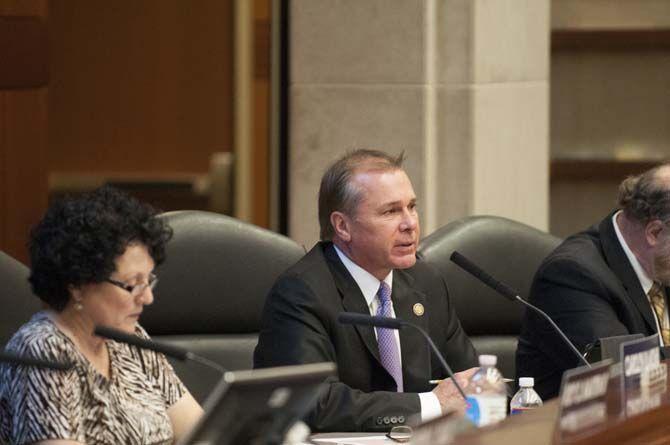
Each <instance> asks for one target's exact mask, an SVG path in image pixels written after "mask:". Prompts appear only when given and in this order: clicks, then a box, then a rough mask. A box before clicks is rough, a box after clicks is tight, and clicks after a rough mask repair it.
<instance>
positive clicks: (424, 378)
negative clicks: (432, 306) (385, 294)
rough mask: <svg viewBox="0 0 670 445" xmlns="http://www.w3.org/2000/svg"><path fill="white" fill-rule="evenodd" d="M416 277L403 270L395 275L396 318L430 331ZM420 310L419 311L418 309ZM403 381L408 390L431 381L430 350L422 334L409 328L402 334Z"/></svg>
mask: <svg viewBox="0 0 670 445" xmlns="http://www.w3.org/2000/svg"><path fill="white" fill-rule="evenodd" d="M413 281H414V278H412V277H411V276H410V275H409V274H408V273H406V272H405V271H402V270H395V271H394V272H393V292H392V293H391V298H392V300H393V309H394V310H395V315H396V318H400V319H402V320H405V321H407V322H410V323H412V324H415V325H417V326H419V327H420V328H422V329H423V330H425V331H428V316H429V314H427V313H426V314H424V313H423V312H421V310H424V309H425V308H426V296H425V295H424V294H423V293H421V292H419V291H417V290H415V289H414V288H413V286H412V283H413ZM417 305H420V306H417ZM415 308H416V310H415ZM417 313H418V314H421V315H417ZM400 349H401V353H402V368H403V381H404V384H405V388H406V389H410V390H412V389H417V388H425V389H426V390H427V388H428V379H430V375H431V368H430V351H429V350H428V348H427V345H426V340H425V339H424V338H423V336H422V335H421V333H420V332H419V331H417V330H416V329H414V328H411V327H408V328H405V329H403V330H401V331H400Z"/></svg>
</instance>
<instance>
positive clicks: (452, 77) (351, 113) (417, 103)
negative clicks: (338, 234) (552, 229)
mask: <svg viewBox="0 0 670 445" xmlns="http://www.w3.org/2000/svg"><path fill="white" fill-rule="evenodd" d="M290 21H291V22H290V23H291V25H290V29H291V38H290V39H291V40H290V45H291V51H290V54H291V59H290V73H291V85H290V98H291V116H290V138H291V139H290V153H289V157H290V162H289V169H290V170H289V175H290V178H289V196H290V198H289V199H290V203H289V230H290V235H291V236H292V237H293V238H294V239H296V240H297V241H299V242H301V243H304V244H305V246H306V247H309V246H311V245H312V244H313V243H314V242H315V241H316V240H317V239H318V222H317V210H316V208H317V192H318V185H319V180H320V177H321V175H322V173H323V171H324V170H325V168H326V167H327V165H328V164H330V163H331V162H332V161H333V160H334V159H335V158H337V157H338V156H339V155H341V154H342V153H344V152H345V151H347V150H351V149H354V148H363V147H365V148H377V149H382V150H385V151H388V152H391V153H398V152H400V151H401V150H405V152H406V154H407V164H406V169H407V172H408V174H409V176H410V178H411V179H412V182H413V184H414V188H415V191H416V193H417V197H418V199H419V203H420V211H421V220H422V227H423V235H427V234H429V233H430V232H432V231H433V230H435V229H436V228H438V227H440V226H442V225H444V224H446V223H447V222H449V221H450V220H453V219H454V218H459V217H462V216H466V215H472V214H496V215H502V216H506V217H509V218H513V219H516V220H519V221H523V222H526V223H528V224H531V225H534V226H536V227H539V228H541V229H546V227H547V208H548V206H547V199H548V167H549V164H548V153H549V149H548V126H547V125H548V124H547V122H548V61H549V1H548V0H398V1H389V0H364V1H361V0H292V1H291V11H290Z"/></svg>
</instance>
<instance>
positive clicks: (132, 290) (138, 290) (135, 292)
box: [105, 274, 158, 297]
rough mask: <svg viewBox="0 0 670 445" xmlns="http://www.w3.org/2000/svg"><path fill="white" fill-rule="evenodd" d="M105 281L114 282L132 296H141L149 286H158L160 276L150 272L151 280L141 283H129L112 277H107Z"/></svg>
mask: <svg viewBox="0 0 670 445" xmlns="http://www.w3.org/2000/svg"><path fill="white" fill-rule="evenodd" d="M105 281H106V282H108V283H110V284H113V285H114V286H116V287H120V288H121V289H123V290H125V291H126V292H128V293H129V294H130V295H131V296H132V297H139V296H140V295H142V293H143V292H144V291H145V290H146V289H147V288H149V289H151V290H153V289H154V287H156V284H157V283H158V277H157V276H156V275H154V274H150V275H149V280H148V281H147V282H146V283H140V284H127V283H124V282H122V281H116V280H112V279H111V278H107V279H106V280H105Z"/></svg>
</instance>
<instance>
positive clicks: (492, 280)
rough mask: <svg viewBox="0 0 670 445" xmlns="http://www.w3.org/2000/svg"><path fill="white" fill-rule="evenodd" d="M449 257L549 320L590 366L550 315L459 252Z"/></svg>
mask: <svg viewBox="0 0 670 445" xmlns="http://www.w3.org/2000/svg"><path fill="white" fill-rule="evenodd" d="M450 259H451V261H452V262H454V263H456V265H458V266H459V267H460V268H461V269H463V270H464V271H466V272H468V273H469V274H470V275H472V276H473V277H475V278H476V279H478V280H479V281H481V282H482V283H484V284H486V285H487V286H488V287H490V288H491V289H493V290H494V291H496V292H498V293H499V294H500V295H502V296H503V297H505V298H507V299H508V300H510V301H518V302H519V303H521V304H524V305H525V306H527V307H529V308H531V309H532V310H533V311H534V312H536V313H537V314H540V315H541V316H542V317H543V318H544V319H546V320H547V321H548V322H549V324H550V325H551V326H552V327H553V328H554V330H555V331H556V332H557V333H558V335H559V336H560V337H561V338H562V339H563V341H564V342H565V344H566V345H568V346H569V347H570V349H571V350H572V352H573V353H574V354H575V356H576V357H578V358H579V361H580V362H581V363H583V364H584V365H586V366H588V367H589V368H590V367H591V364H590V363H589V362H588V361H586V359H585V358H584V357H583V356H582V354H581V353H580V352H579V350H578V349H577V348H576V347H575V345H574V344H573V343H572V342H571V341H570V339H569V338H568V337H567V336H566V335H565V334H564V333H563V331H562V330H561V328H559V327H558V325H556V323H554V320H552V319H551V317H550V316H549V315H547V313H546V312H544V311H543V310H542V309H540V308H539V307H537V306H534V305H532V304H530V303H529V302H527V301H526V300H524V299H523V298H521V297H520V296H519V292H517V291H515V290H514V289H512V288H511V287H509V286H508V285H506V284H505V283H502V282H500V281H498V280H496V279H495V278H493V277H492V276H491V275H489V274H488V273H486V272H485V271H484V270H482V269H481V268H480V267H479V266H477V265H476V264H474V263H473V262H472V261H470V260H469V259H467V258H466V257H464V256H463V255H461V254H460V253H458V252H456V251H454V253H452V254H451V258H450Z"/></svg>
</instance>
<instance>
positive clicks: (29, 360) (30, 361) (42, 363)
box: [0, 352, 72, 371]
mask: <svg viewBox="0 0 670 445" xmlns="http://www.w3.org/2000/svg"><path fill="white" fill-rule="evenodd" d="M0 363H10V364H12V365H22V366H33V367H36V368H46V369H55V370H57V371H67V370H68V369H72V364H71V363H64V362H57V361H50V360H41V359H37V358H33V357H26V356H22V355H16V354H12V353H11V352H0Z"/></svg>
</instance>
